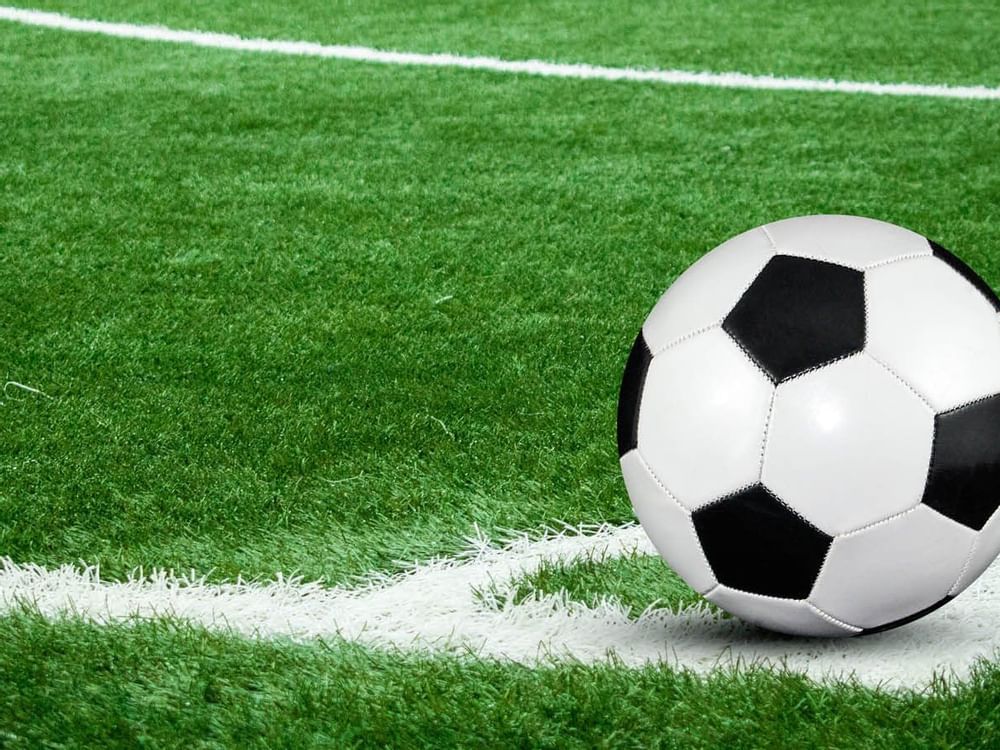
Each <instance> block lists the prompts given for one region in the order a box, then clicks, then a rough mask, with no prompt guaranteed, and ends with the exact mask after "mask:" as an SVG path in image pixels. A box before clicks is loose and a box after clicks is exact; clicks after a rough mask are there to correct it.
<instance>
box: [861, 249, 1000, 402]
mask: <svg viewBox="0 0 1000 750" xmlns="http://www.w3.org/2000/svg"><path fill="white" fill-rule="evenodd" d="M945 252H946V251H945ZM963 268H964V265H963ZM976 281H979V280H978V277H976ZM979 283H980V284H981V283H982V282H981V281H980V282H979ZM865 284H866V295H867V305H868V340H867V342H866V345H865V350H866V351H867V352H869V353H870V354H871V355H872V356H874V357H877V358H878V359H879V360H880V361H881V362H884V363H885V364H886V365H887V366H888V367H890V368H892V369H893V370H894V371H895V372H896V373H898V374H899V376H900V377H901V378H903V379H904V380H905V381H906V382H907V383H909V384H910V385H912V386H913V387H914V388H915V389H916V390H917V391H918V392H919V393H920V394H921V395H922V396H923V397H924V398H925V399H927V401H929V402H930V404H931V405H932V406H933V407H934V409H935V411H939V412H940V411H946V410H948V409H953V408H955V407H957V406H960V405H962V404H966V403H969V402H970V401H974V400H975V399H978V398H981V397H983V396H988V395H991V394H995V393H998V392H1000V323H998V319H997V310H996V308H995V306H994V304H993V302H992V301H991V299H990V298H988V297H987V296H986V294H984V293H983V292H982V291H980V289H977V288H976V282H972V283H970V279H969V278H967V277H964V276H963V273H962V271H959V270H956V268H955V267H954V266H953V265H952V264H951V263H950V262H948V261H946V260H944V259H943V256H940V254H939V255H938V256H930V257H921V258H913V259H909V260H904V261H900V262H898V263H892V264H890V265H887V266H882V267H879V268H874V269H872V270H870V271H868V272H867V274H866V278H865ZM987 292H988V293H989V295H990V296H992V292H989V291H988V289H987ZM994 299H995V298H994Z"/></svg>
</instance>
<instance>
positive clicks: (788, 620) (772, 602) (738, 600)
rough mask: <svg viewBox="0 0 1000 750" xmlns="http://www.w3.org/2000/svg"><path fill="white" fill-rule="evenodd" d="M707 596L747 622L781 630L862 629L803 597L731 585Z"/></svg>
mask: <svg viewBox="0 0 1000 750" xmlns="http://www.w3.org/2000/svg"><path fill="white" fill-rule="evenodd" d="M705 598H706V599H708V600H709V601H710V602H712V604H715V605H718V606H719V607H722V608H723V609H724V610H726V611H727V612H739V613H740V617H741V618H742V619H744V620H746V621H747V622H752V623H753V624H754V625H760V626H761V627H762V628H767V629H769V630H776V631H778V632H779V633H790V634H792V635H807V636H814V637H815V636H818V637H834V636H843V635H857V634H858V633H859V632H861V628H856V627H851V626H850V625H846V624H844V623H838V622H834V621H833V619H832V618H830V617H824V616H823V614H822V613H821V612H820V611H819V610H817V609H816V607H814V606H812V605H810V604H809V602H806V601H803V600H801V599H779V598H777V597H773V596H761V595H759V594H751V593H749V592H747V591H739V590H737V589H731V588H729V587H728V586H717V587H716V588H714V589H712V591H711V592H710V593H709V594H708V596H706V597H705Z"/></svg>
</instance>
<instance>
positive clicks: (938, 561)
mask: <svg viewBox="0 0 1000 750" xmlns="http://www.w3.org/2000/svg"><path fill="white" fill-rule="evenodd" d="M975 540H976V533H975V532H974V531H972V530H971V529H969V528H967V527H965V526H962V525H961V524H959V523H956V522H955V521H952V520H950V519H948V518H945V517H944V516H942V515H941V514H940V513H938V512H937V511H935V510H932V509H930V508H928V507H927V506H925V505H919V506H917V507H916V508H914V509H913V510H911V511H909V512H907V513H904V514H902V515H900V516H896V517H894V518H891V519H889V520H888V521H885V522H883V523H879V524H876V525H874V526H871V527H869V528H866V529H862V530H860V531H857V532H854V533H852V534H848V535H846V536H841V537H837V538H836V539H834V540H833V544H832V545H831V547H830V551H829V553H828V554H827V558H826V562H825V563H824V565H823V569H822V571H820V574H819V577H818V578H817V580H816V584H815V585H814V586H813V590H812V593H811V594H810V596H809V601H810V602H812V603H813V604H814V605H815V606H817V607H819V608H820V609H822V610H823V611H824V612H826V613H828V614H830V615H831V616H833V617H835V618H837V619H838V620H841V621H843V622H845V623H848V624H850V625H853V626H855V627H859V628H864V629H865V630H872V629H880V628H882V627H884V626H886V625H898V624H900V621H901V620H905V619H907V618H913V617H915V616H919V615H920V614H922V613H924V612H926V611H929V610H930V609H931V608H935V607H937V606H940V605H942V604H944V603H945V602H946V601H948V599H949V598H950V596H949V591H950V590H951V587H952V585H953V584H954V583H955V581H956V580H957V579H958V576H959V574H960V573H961V572H962V566H963V565H964V564H965V561H966V559H968V556H969V553H970V552H971V551H972V547H973V544H974V543H975Z"/></svg>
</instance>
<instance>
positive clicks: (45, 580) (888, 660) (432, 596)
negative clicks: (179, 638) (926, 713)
mask: <svg viewBox="0 0 1000 750" xmlns="http://www.w3.org/2000/svg"><path fill="white" fill-rule="evenodd" d="M575 531H576V532H581V531H582V532H586V533H574V534H567V533H556V534H550V535H549V536H546V537H544V538H542V539H538V540H531V539H529V538H527V537H521V538H518V539H515V540H514V541H512V542H510V543H509V544H507V545H506V546H503V547H495V546H492V545H490V544H489V542H488V541H487V540H486V539H484V538H477V539H473V540H471V546H470V549H469V550H468V551H467V552H466V553H465V554H464V555H461V556H459V557H458V558H455V559H451V560H435V561H431V562H428V563H425V564H421V565H417V566H415V567H413V568H412V569H410V570H408V571H406V572H404V573H401V574H398V575H394V576H384V577H378V578H373V579H371V580H369V581H368V582H367V583H365V584H363V585H361V586H359V587H357V588H354V589H348V588H334V589H329V588H324V587H323V586H321V585H320V584H318V583H306V582H303V581H301V580H298V579H283V578H279V579H278V580H276V581H273V582H269V583H248V582H236V583H229V584H208V583H206V582H205V581H203V580H197V579H190V578H178V577H174V576H172V575H168V574H166V573H163V572H159V573H155V574H153V575H150V576H145V577H135V578H132V579H130V580H128V581H125V582H109V581H102V580H101V578H100V575H99V573H98V571H97V570H95V569H86V570H80V569H78V568H74V567H73V566H70V565H66V566H63V567H60V568H56V569H52V570H49V569H46V568H44V567H41V566H38V565H30V564H27V565H18V564H15V563H13V562H11V561H10V560H9V559H6V560H3V561H2V565H0V614H2V613H4V612H7V611H10V610H11V609H13V608H15V607H18V606H23V605H25V604H27V605H30V606H33V607H35V608H37V609H38V610H39V611H40V612H41V613H42V614H44V615H46V616H48V617H51V618H58V617H64V616H76V617H83V618H86V619H88V620H91V621H94V622H98V623H107V622H115V621H119V622H120V621H125V622H129V621H134V620H137V619H148V618H156V617H164V616H172V617H177V618H181V619H184V620H187V621H190V622H193V623H197V624H200V625H203V626H206V627H208V628H212V629H217V630H225V631H231V632H235V633H239V634H243V635H247V636H253V637H258V638H268V637H276V636H289V637H292V638H296V639H300V640H309V639H314V638H324V637H325V638H335V637H343V638H345V639H348V640H351V641H356V642H359V643H364V644H367V645H370V646H375V647H384V648H401V649H407V650H418V651H423V652H449V653H456V654H465V655H468V654H470V653H474V654H479V655H481V656H488V657H494V658H498V659H501V660H510V661H515V662H520V663H524V664H538V663H544V662H546V661H548V660H550V659H555V660H562V659H572V660H579V661H582V662H585V663H593V662H599V661H603V660H605V659H607V657H608V656H609V654H611V653H612V652H613V653H614V654H615V655H616V657H617V658H618V659H620V660H621V661H622V662H623V663H625V664H628V665H641V664H647V663H659V662H664V663H668V664H671V665H676V666H680V667H686V668H689V669H692V670H694V671H696V672H699V673H706V672H709V671H711V670H712V669H714V668H715V667H717V666H719V665H723V666H725V665H728V664H733V663H742V664H746V663H749V662H757V663H764V664H784V665H786V666H787V667H788V668H789V669H792V670H795V671H799V672H803V673H806V674H808V675H810V676H812V677H814V678H816V679H820V680H822V679H835V678H844V677H847V676H849V675H850V674H852V673H853V674H854V675H855V676H856V677H857V678H858V679H859V680H861V681H862V682H863V683H865V684H869V685H876V684H888V685H892V686H898V687H915V688H918V689H921V688H923V687H926V685H927V684H928V682H929V681H930V680H931V679H932V676H933V675H934V674H935V673H937V674H942V673H943V674H948V675H956V676H958V677H960V678H961V677H965V676H967V675H968V673H969V669H970V667H971V666H972V664H973V663H974V662H975V661H976V660H977V659H979V658H994V657H995V656H996V653H997V649H998V648H1000V631H998V630H997V628H996V627H995V619H996V613H997V611H998V609H1000V566H997V565H994V566H993V567H992V568H990V570H988V571H987V572H986V573H985V574H984V575H983V577H982V578H981V579H980V580H979V581H978V582H977V583H975V584H974V585H973V586H972V588H970V589H969V590H968V591H966V592H965V593H963V594H962V595H961V596H959V597H958V598H957V599H956V600H955V601H954V602H951V603H950V604H948V606H946V607H944V608H942V609H940V610H938V611H936V612H934V613H932V614H930V615H928V616H927V617H925V618H923V619H921V620H919V621H918V622H916V623H913V624H910V625H907V626H906V627H904V628H900V629H898V630H895V631H891V632H890V633H886V634H882V635H875V636H868V637H864V638H847V639H797V638H789V637H784V636H779V635H774V634H768V633H765V632H763V631H759V630H755V629H752V628H749V627H748V626H746V625H744V624H742V623H741V622H739V621H738V620H734V619H728V620H726V619H717V618H716V617H715V616H714V614H713V613H712V612H711V611H710V610H708V609H707V608H694V609H689V610H685V611H683V612H680V613H672V612H670V611H667V610H649V611H647V612H646V613H644V614H643V615H641V616H640V617H639V618H638V619H629V618H628V617H627V613H626V612H625V610H624V609H623V608H622V607H621V605H620V604H618V603H617V602H616V601H604V602H601V603H600V604H599V605H598V606H596V607H588V606H585V605H583V604H580V603H577V602H572V601H568V600H567V599H566V598H565V597H563V596H545V597H538V598H536V599H531V600H528V601H526V602H523V603H521V604H518V605H515V604H513V603H512V601H511V597H510V596H509V594H510V592H511V590H512V586H513V585H514V583H515V581H516V580H517V579H518V578H519V577H520V576H523V575H524V574H526V573H530V572H531V571H534V570H537V569H538V567H539V566H540V565H541V564H542V563H543V562H545V561H550V562H551V561H557V560H562V561H573V560H580V559H585V558H592V559H602V558H604V559H606V558H614V557H620V556H622V555H627V554H630V553H632V552H639V553H643V554H645V553H652V546H651V545H650V543H649V541H648V539H647V538H646V535H645V534H644V533H643V531H642V528H641V527H639V526H635V525H627V526H622V527H617V528H616V527H611V526H601V527H590V528H587V529H577V530H575ZM477 590H478V591H481V592H494V593H493V594H489V593H488V594H487V596H486V597H485V601H486V603H484V601H483V600H482V599H477V597H476V596H475V591H477Z"/></svg>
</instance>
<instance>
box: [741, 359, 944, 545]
mask: <svg viewBox="0 0 1000 750" xmlns="http://www.w3.org/2000/svg"><path fill="white" fill-rule="evenodd" d="M933 436H934V414H933V412H931V410H930V409H929V408H928V407H927V405H926V404H925V403H924V402H923V401H921V400H920V398H919V397H918V396H917V395H916V394H914V393H913V392H912V391H911V390H910V389H909V388H907V387H906V386H905V385H903V384H902V383H901V382H899V380H898V379H897V378H896V377H895V376H894V375H892V373H890V372H889V371H887V370H886V369H885V368H884V367H882V366H881V365H879V364H878V363H877V362H875V361H874V360H873V359H871V358H870V357H868V356H867V355H865V354H855V355H853V356H851V357H848V358H846V359H842V360H840V361H839V362H836V363H834V364H832V365H828V366H826V367H821V368H819V369H818V370H813V371H812V372H808V373H806V374H805V375H801V376H799V377H797V378H793V379H791V380H788V381H785V382H783V383H781V384H780V385H779V386H778V390H777V392H776V394H775V398H774V409H773V412H772V415H771V424H770V428H769V429H768V435H767V444H766V446H765V449H764V463H763V470H762V474H761V479H762V481H763V482H764V485H765V486H766V487H767V488H768V489H770V490H771V491H772V492H774V493H775V494H776V495H777V496H778V497H779V498H781V500H782V501H783V502H785V503H786V504H788V505H789V506H790V507H791V508H792V509H793V510H795V511H798V512H799V513H801V514H802V516H803V517H805V518H806V519H807V520H808V521H809V522H810V523H812V524H814V525H816V526H817V527H818V528H819V529H821V530H822V531H824V532H826V533H827V534H830V535H836V534H843V533H846V532H848V531H852V530H854V529H857V528H860V527H862V526H865V525H866V524H870V523H874V522H875V521H880V520H882V519H884V518H887V517H889V516H891V515H893V514H896V513H901V512H902V511H904V510H907V509H909V508H912V507H913V506H914V505H916V504H917V503H919V502H920V499H921V497H922V496H923V493H924V484H925V482H926V479H927V468H928V465H929V462H930V457H931V446H932V444H933Z"/></svg>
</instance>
